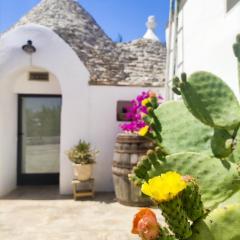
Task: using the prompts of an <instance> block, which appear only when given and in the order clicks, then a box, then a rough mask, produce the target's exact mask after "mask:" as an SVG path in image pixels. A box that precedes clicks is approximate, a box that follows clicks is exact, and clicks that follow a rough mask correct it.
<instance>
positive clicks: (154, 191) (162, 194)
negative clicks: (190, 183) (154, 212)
mask: <svg viewBox="0 0 240 240" xmlns="http://www.w3.org/2000/svg"><path fill="white" fill-rule="evenodd" d="M186 186H187V183H186V182H185V181H184V180H183V178H182V176H181V175H180V174H178V173H177V172H167V173H165V174H162V175H160V176H157V177H154V178H151V179H150V180H149V181H148V182H145V183H144V184H143V185H142V188H141V191H142V192H143V193H144V194H145V195H147V196H149V197H151V198H152V199H154V200H155V201H157V202H166V201H169V200H171V199H174V198H175V197H176V196H177V195H178V194H179V193H180V192H182V191H183V190H184V189H185V188H186Z"/></svg>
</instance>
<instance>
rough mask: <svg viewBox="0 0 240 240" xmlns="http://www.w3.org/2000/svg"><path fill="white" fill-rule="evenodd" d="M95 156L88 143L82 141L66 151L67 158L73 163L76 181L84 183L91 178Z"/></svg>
mask: <svg viewBox="0 0 240 240" xmlns="http://www.w3.org/2000/svg"><path fill="white" fill-rule="evenodd" d="M96 154H97V151H96V150H94V149H92V148H91V145H90V143H88V142H85V141H83V140H80V141H79V143H78V144H77V145H76V146H74V147H72V148H71V149H70V150H69V151H67V155H68V158H69V160H70V161H72V163H73V173H74V177H75V178H76V179H77V180H80V181H86V180H88V179H90V178H91V177H92V171H93V164H94V163H95V158H96Z"/></svg>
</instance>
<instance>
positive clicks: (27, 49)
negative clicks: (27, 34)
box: [22, 40, 36, 54]
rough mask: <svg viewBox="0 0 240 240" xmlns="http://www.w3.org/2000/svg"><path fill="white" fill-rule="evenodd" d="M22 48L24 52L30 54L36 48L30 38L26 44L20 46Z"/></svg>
mask: <svg viewBox="0 0 240 240" xmlns="http://www.w3.org/2000/svg"><path fill="white" fill-rule="evenodd" d="M22 50H23V51H24V52H26V53H29V54H32V53H35V52H36V48H35V47H34V46H33V43H32V41H31V40H28V41H27V44H25V45H23V46H22Z"/></svg>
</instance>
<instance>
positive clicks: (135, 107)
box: [120, 91, 163, 133]
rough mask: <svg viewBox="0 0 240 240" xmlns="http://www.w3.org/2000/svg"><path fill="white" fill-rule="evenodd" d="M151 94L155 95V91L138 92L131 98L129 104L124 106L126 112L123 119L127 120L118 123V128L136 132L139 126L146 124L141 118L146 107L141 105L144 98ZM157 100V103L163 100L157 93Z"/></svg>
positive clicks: (145, 111) (145, 112)
mask: <svg viewBox="0 0 240 240" xmlns="http://www.w3.org/2000/svg"><path fill="white" fill-rule="evenodd" d="M152 96H157V95H156V93H154V92H152V91H148V92H145V91H144V92H142V93H141V94H139V95H138V96H137V97H136V99H133V100H132V101H131V106H126V107H125V108H126V110H127V112H126V114H125V116H124V117H125V119H126V120H127V121H130V122H127V123H124V124H120V128H121V129H122V130H123V131H124V132H131V133H134V132H138V131H139V130H140V129H141V128H143V127H145V126H146V124H145V122H144V121H143V119H142V117H141V116H142V114H147V107H146V106H142V101H143V100H144V99H147V98H149V97H152ZM157 98H158V100H159V101H158V102H159V104H161V103H162V102H163V97H162V96H160V95H158V96H157Z"/></svg>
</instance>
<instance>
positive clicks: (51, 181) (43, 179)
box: [17, 94, 62, 186]
mask: <svg viewBox="0 0 240 240" xmlns="http://www.w3.org/2000/svg"><path fill="white" fill-rule="evenodd" d="M24 97H31V98H56V97H58V98H60V100H61V105H62V95H59V94H18V96H17V101H18V102H17V107H18V108H17V121H18V122H17V185H18V186H21V185H56V184H59V174H60V173H34V174H22V135H23V133H22V99H23V98H24ZM60 121H61V119H60ZM60 130H61V129H60ZM60 141H61V133H60ZM59 161H60V159H59Z"/></svg>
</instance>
